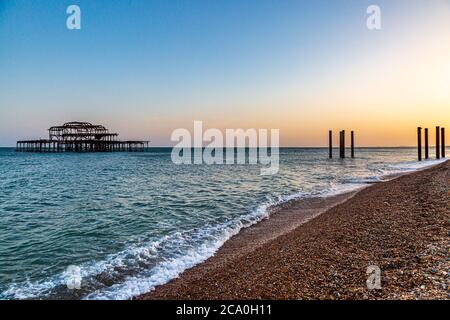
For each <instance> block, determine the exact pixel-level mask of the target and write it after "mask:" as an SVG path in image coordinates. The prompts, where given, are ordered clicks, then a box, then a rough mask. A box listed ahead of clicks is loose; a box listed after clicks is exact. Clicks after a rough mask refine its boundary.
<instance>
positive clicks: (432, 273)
mask: <svg viewBox="0 0 450 320" xmlns="http://www.w3.org/2000/svg"><path fill="white" fill-rule="evenodd" d="M449 168H450V161H447V162H445V163H442V164H439V165H436V166H434V167H432V168H428V169H425V170H422V171H417V172H414V173H410V174H407V175H402V176H400V177H397V178H395V179H393V180H390V181H387V182H380V183H377V184H374V185H371V186H370V187H367V188H365V189H363V190H361V191H359V192H358V193H356V194H351V195H348V196H346V197H345V198H343V197H341V198H339V197H338V198H337V199H335V200H334V202H333V201H331V202H330V203H328V204H326V205H325V207H324V206H323V205H322V206H320V207H321V208H326V210H324V211H325V212H323V213H321V214H320V215H315V214H314V212H315V213H317V212H318V211H317V210H316V211H314V210H310V213H311V214H310V216H309V217H310V219H305V214H304V212H305V208H304V205H303V206H300V207H298V208H297V207H296V206H295V205H292V204H291V205H290V206H287V207H285V208H281V209H280V210H279V212H277V213H276V214H275V215H274V216H273V218H270V219H268V220H265V221H263V222H262V223H260V224H257V225H256V226H253V227H250V228H248V229H246V230H243V232H241V233H239V234H238V235H237V236H235V237H233V238H232V239H230V241H228V242H227V243H225V245H224V246H223V247H222V248H221V249H220V250H219V251H218V252H217V254H216V255H215V256H214V257H212V258H210V259H208V260H207V261H205V262H204V263H202V264H200V265H197V266H195V267H193V268H191V269H189V270H186V271H185V272H184V273H183V274H182V275H181V276H180V277H179V278H177V279H174V280H172V281H170V282H169V283H167V284H165V285H162V286H158V287H156V289H155V290H154V291H152V292H150V293H148V294H145V295H142V296H140V297H138V299H431V298H437V299H449V291H448V284H449V280H448V279H449V278H448V274H447V272H448V271H449V267H450V263H449V260H450V259H449V249H450V241H449V236H450V228H449V226H450V224H449V222H450V220H449V218H450V170H449ZM331 204H333V206H331ZM313 207H314V205H313ZM313 209H314V208H313ZM301 210H303V211H302V212H303V213H302V214H298V215H295V212H296V211H298V212H300V211H301ZM284 213H286V214H285V215H284ZM283 216H285V217H288V223H287V224H286V223H284V224H283V223H277V220H281V221H282V220H283V218H282V217H283ZM277 217H278V218H277ZM289 219H290V220H289ZM296 219H297V220H298V221H297V223H295V221H296ZM271 220H273V222H270V221H271ZM284 220H285V222H286V219H284ZM278 224H280V225H282V227H279V226H278ZM286 225H291V226H293V227H291V228H286ZM272 226H273V228H272ZM258 228H260V229H261V228H263V231H264V228H265V231H268V230H271V229H273V230H274V231H273V232H263V233H264V234H266V235H267V236H262V235H261V232H258ZM277 230H278V232H277ZM260 231H261V230H260ZM255 239H256V240H255ZM369 266H376V267H379V268H380V271H381V289H371V290H369V289H368V288H367V284H366V281H367V279H368V274H367V268H368V267H369Z"/></svg>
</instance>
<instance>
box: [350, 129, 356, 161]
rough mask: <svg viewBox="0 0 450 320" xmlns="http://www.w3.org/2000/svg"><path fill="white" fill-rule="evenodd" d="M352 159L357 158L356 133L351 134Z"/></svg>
mask: <svg viewBox="0 0 450 320" xmlns="http://www.w3.org/2000/svg"><path fill="white" fill-rule="evenodd" d="M350 140H351V154H352V159H353V158H354V157H355V132H354V131H353V130H352V132H351V133H350Z"/></svg>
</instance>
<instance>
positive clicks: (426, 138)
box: [425, 128, 428, 159]
mask: <svg viewBox="0 0 450 320" xmlns="http://www.w3.org/2000/svg"><path fill="white" fill-rule="evenodd" d="M425 159H428V128H425Z"/></svg>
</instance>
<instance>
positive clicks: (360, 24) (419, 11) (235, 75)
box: [0, 0, 450, 146]
mask: <svg viewBox="0 0 450 320" xmlns="http://www.w3.org/2000/svg"><path fill="white" fill-rule="evenodd" d="M71 4H77V5H79V6H80V8H81V30H68V29H67V28H66V19H67V16H68V15H67V14H66V8H67V6H69V5H71ZM371 4H377V5H379V6H380V8H381V26H382V29H381V30H373V31H371V30H368V29H367V27H366V19H367V16H368V15H367V13H366V9H367V7H368V6H369V5H371ZM194 120H203V122H204V126H205V127H208V128H210V127H214V128H221V129H224V128H267V129H270V128H277V129H280V140H281V144H282V145H283V146H324V145H326V143H327V136H328V130H329V129H333V130H334V131H335V132H336V138H335V139H337V131H338V130H339V129H347V130H351V129H353V130H355V131H356V137H357V144H358V145H361V146H403V145H414V144H415V139H416V127H417V126H419V125H420V126H422V127H429V128H434V126H436V125H440V126H444V127H447V128H448V130H447V131H448V132H450V1H449V0H430V1H423V0H422V1H420V0H418V1H415V0H405V1H399V0H389V1H376V0H372V1H362V0H359V1H348V0H346V1H344V0H340V1H330V0H323V1H317V0H314V1H312V0H311V1H300V0H295V1H290V0H279V1H274V0H271V1H268V0H267V1H266V0H239V1H238V0H214V1H212V0H209V1H206V0H205V1H194V0H180V1H175V0H158V1H153V0H152V1H140V0H123V1H106V0H87V1H75V0H69V1H65V0H58V1H54V0H52V1H50V0H39V1H29V0H22V1H10V0H1V1H0V146H14V145H15V141H16V140H19V139H27V138H39V137H41V138H44V137H46V136H47V131H46V129H47V128H48V127H50V126H51V125H57V124H62V123H64V122H67V121H89V122H93V123H98V124H104V125H105V126H107V127H109V128H110V129H111V130H113V131H117V132H119V133H120V137H121V138H124V139H131V138H136V139H149V140H151V141H152V145H153V146H168V145H172V144H173V143H172V142H170V134H171V132H172V131H173V130H174V129H176V128H188V129H192V127H193V121H194ZM431 133H432V134H431V140H432V141H433V137H434V129H433V130H431ZM448 140H450V139H448Z"/></svg>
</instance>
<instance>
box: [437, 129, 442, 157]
mask: <svg viewBox="0 0 450 320" xmlns="http://www.w3.org/2000/svg"><path fill="white" fill-rule="evenodd" d="M439 135H440V130H439V126H437V127H436V159H439V158H440V157H441V156H440V155H439V148H440V146H439Z"/></svg>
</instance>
